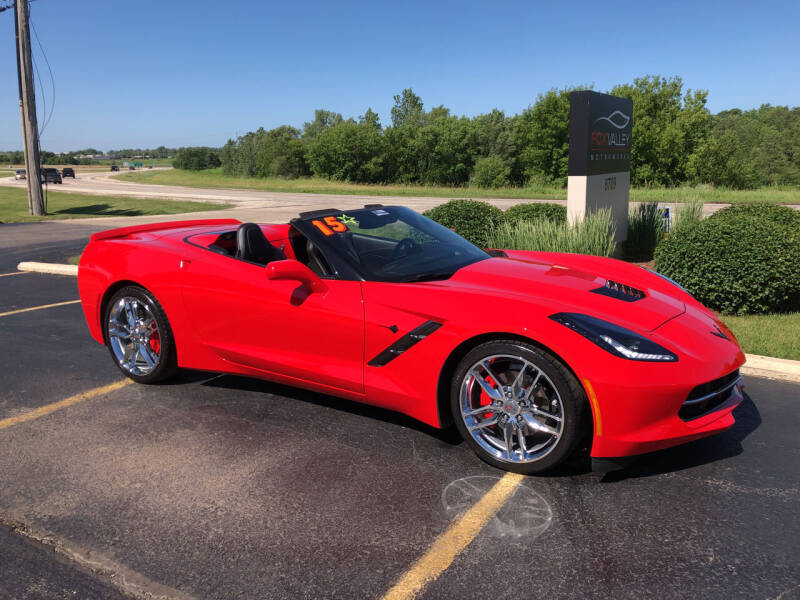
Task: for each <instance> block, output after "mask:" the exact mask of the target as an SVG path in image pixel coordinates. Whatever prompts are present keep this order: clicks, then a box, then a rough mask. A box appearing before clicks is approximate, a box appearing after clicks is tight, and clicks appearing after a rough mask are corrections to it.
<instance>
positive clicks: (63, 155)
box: [0, 146, 219, 166]
mask: <svg viewBox="0 0 800 600" xmlns="http://www.w3.org/2000/svg"><path fill="white" fill-rule="evenodd" d="M177 152H178V149H176V148H167V147H166V146H159V147H158V148H127V149H124V150H109V151H108V152H107V153H106V156H107V157H108V158H111V159H122V158H134V157H146V158H170V157H172V156H175V154H176V153H177ZM97 154H103V152H102V151H100V150H97V149H96V148H85V149H83V150H70V151H67V152H50V151H49V150H42V151H41V152H40V153H39V158H40V160H41V163H42V164H43V165H90V164H93V162H94V161H93V160H92V159H91V158H86V157H87V156H93V155H97ZM24 162H25V153H24V152H23V151H22V150H7V151H0V164H10V165H20V164H23V163H24ZM216 166H219V164H217V165H216Z"/></svg>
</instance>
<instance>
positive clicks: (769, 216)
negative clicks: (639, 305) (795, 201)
mask: <svg viewBox="0 0 800 600" xmlns="http://www.w3.org/2000/svg"><path fill="white" fill-rule="evenodd" d="M655 269H656V271H658V272H659V273H662V274H664V275H666V276H667V277H671V278H672V279H674V280H675V281H677V282H678V283H680V284H681V285H682V286H683V287H685V288H686V289H687V290H688V291H689V292H690V293H691V294H692V295H693V296H694V297H695V298H697V299H698V300H699V301H700V302H702V303H703V304H705V305H706V306H708V307H709V308H712V309H714V310H718V311H721V312H723V313H727V314H739V315H742V314H763V313H770V312H791V311H798V310H800V214H798V212H797V211H795V210H792V209H790V208H786V207H782V206H775V205H772V204H766V203H763V204H762V203H759V204H747V205H734V206H731V207H729V208H725V209H723V210H720V211H718V212H717V213H715V214H714V215H712V216H711V217H709V218H707V219H704V220H702V221H700V222H699V223H697V224H695V225H692V226H690V227H687V228H683V229H680V230H678V231H676V232H674V233H672V234H670V235H668V236H667V237H666V239H665V240H664V241H663V242H662V243H661V244H659V246H658V247H657V248H656V251H655Z"/></svg>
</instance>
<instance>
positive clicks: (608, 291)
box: [592, 279, 644, 302]
mask: <svg viewBox="0 0 800 600" xmlns="http://www.w3.org/2000/svg"><path fill="white" fill-rule="evenodd" d="M592 293H595V294H600V295H601V296H608V297H610V298H616V299H617V300H623V301H625V302H636V301H637V300H641V299H642V298H644V292H643V291H642V290H637V289H636V288H633V287H631V286H629V285H625V284H624V283H617V282H616V281H611V280H610V279H608V280H606V284H605V285H604V286H602V287H599V288H596V289H593V290H592Z"/></svg>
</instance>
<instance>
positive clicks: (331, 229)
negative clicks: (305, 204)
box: [311, 217, 347, 235]
mask: <svg viewBox="0 0 800 600" xmlns="http://www.w3.org/2000/svg"><path fill="white" fill-rule="evenodd" d="M323 220H324V221H325V222H324V223H323V222H322V221H311V224H312V225H313V226H314V227H316V228H317V229H319V230H320V231H321V232H322V233H324V234H325V235H333V234H334V233H342V232H344V231H347V225H345V224H344V223H342V222H341V221H340V220H339V219H337V218H336V217H325V219H323Z"/></svg>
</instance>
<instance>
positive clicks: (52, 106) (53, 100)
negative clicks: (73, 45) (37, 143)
mask: <svg viewBox="0 0 800 600" xmlns="http://www.w3.org/2000/svg"><path fill="white" fill-rule="evenodd" d="M30 24H31V28H32V29H33V37H35V38H36V43H37V44H38V45H39V50H40V51H41V53H42V57H43V58H44V62H45V64H46V65H47V70H48V71H49V72H50V89H51V90H52V92H53V94H52V97H51V98H50V114H48V115H47V118H46V119H45V122H44V124H43V125H42V129H41V131H39V135H40V136H41V135H42V132H44V130H45V129H47V126H48V125H49V124H50V119H52V118H53V112H54V111H55V109H56V79H55V77H53V69H52V68H51V67H50V61H49V60H48V59H47V52H45V51H44V46H43V45H42V42H41V41H40V40H39V33H38V32H37V31H36V25H34V23H33V20H32V19H31V21H30ZM34 67H36V61H34ZM36 75H37V77H38V75H39V70H38V68H37V70H36ZM39 87H40V88H42V95H44V86H43V85H42V80H41V78H39ZM43 112H44V113H45V114H47V104H45V110H44V111H43Z"/></svg>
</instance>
